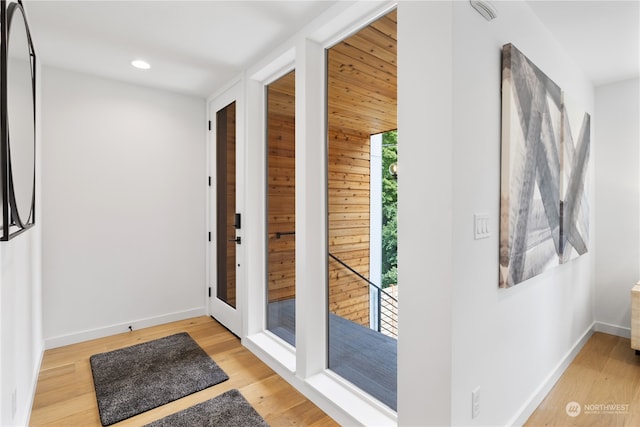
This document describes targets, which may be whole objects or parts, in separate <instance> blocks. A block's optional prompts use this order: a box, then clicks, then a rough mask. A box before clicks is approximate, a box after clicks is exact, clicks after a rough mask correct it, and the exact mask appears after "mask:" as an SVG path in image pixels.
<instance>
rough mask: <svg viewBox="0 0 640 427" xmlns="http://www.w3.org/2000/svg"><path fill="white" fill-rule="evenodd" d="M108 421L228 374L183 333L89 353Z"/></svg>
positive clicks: (100, 406) (103, 417) (102, 414)
mask: <svg viewBox="0 0 640 427" xmlns="http://www.w3.org/2000/svg"><path fill="white" fill-rule="evenodd" d="M89 361H90V362H91V371H92V373H93V383H94V386H95V389H96V398H97V400H98V410H99V411H100V421H101V422H102V425H103V426H108V425H111V424H114V423H117V422H118V421H122V420H124V419H127V418H130V417H133V416H134V415H138V414H140V413H142V412H145V411H148V410H150V409H153V408H156V407H158V406H161V405H164V404H165V403H169V402H171V401H173V400H176V399H179V398H181V397H184V396H187V395H189V394H192V393H195V392H197V391H200V390H203V389H205V388H207V387H211V386H213V385H215V384H218V383H221V382H222V381H226V380H228V379H229V377H228V376H227V374H225V373H224V371H223V370H222V369H221V368H220V367H219V366H218V365H217V364H216V363H215V362H214V361H213V360H212V359H211V357H209V355H208V354H207V353H206V352H205V351H204V350H203V349H202V348H201V347H200V346H199V345H198V344H197V343H196V342H195V341H194V340H193V339H192V338H191V337H190V336H189V334H187V333H186V332H183V333H179V334H175V335H171V336H168V337H165V338H160V339H157V340H154V341H150V342H146V343H142V344H136V345H134V346H131V347H126V348H122V349H119V350H114V351H110V352H107V353H100V354H95V355H93V356H91V358H90V359H89Z"/></svg>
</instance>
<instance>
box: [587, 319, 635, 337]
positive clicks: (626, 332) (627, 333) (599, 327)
mask: <svg viewBox="0 0 640 427" xmlns="http://www.w3.org/2000/svg"><path fill="white" fill-rule="evenodd" d="M594 331H595V332H604V333H605V334H609V335H615V336H618V337H622V338H629V339H631V328H625V327H622V326H617V325H612V324H610V323H604V322H596V323H595V327H594Z"/></svg>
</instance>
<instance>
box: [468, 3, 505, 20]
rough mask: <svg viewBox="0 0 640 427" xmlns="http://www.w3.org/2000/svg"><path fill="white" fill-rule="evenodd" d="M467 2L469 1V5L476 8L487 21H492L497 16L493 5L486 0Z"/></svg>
mask: <svg viewBox="0 0 640 427" xmlns="http://www.w3.org/2000/svg"><path fill="white" fill-rule="evenodd" d="M469 3H471V6H473V8H474V9H475V10H477V11H478V13H479V14H480V15H482V16H483V17H484V19H486V20H487V21H492V20H494V19H496V17H497V16H498V12H497V11H496V8H495V7H493V5H492V4H491V3H489V2H488V1H483V0H470V1H469Z"/></svg>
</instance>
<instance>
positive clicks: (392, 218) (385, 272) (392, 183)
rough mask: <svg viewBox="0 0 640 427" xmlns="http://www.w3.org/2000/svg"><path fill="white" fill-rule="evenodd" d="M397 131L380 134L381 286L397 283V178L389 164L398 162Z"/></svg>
mask: <svg viewBox="0 0 640 427" xmlns="http://www.w3.org/2000/svg"><path fill="white" fill-rule="evenodd" d="M397 143H398V132H397V131H391V132H387V133H385V134H383V135H382V145H383V147H382V287H383V288H386V287H388V286H390V285H395V284H397V283H398V180H397V179H395V178H394V177H393V176H391V173H390V172H389V166H391V164H393V163H397V162H398V148H397Z"/></svg>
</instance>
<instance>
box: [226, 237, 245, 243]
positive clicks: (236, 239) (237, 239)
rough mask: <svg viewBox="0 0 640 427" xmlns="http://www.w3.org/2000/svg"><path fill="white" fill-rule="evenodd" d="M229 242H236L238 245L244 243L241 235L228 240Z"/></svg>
mask: <svg viewBox="0 0 640 427" xmlns="http://www.w3.org/2000/svg"><path fill="white" fill-rule="evenodd" d="M227 241H228V242H236V244H237V245H239V244H241V243H242V239H241V238H240V236H238V237H236V238H235V239H230V240H227Z"/></svg>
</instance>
